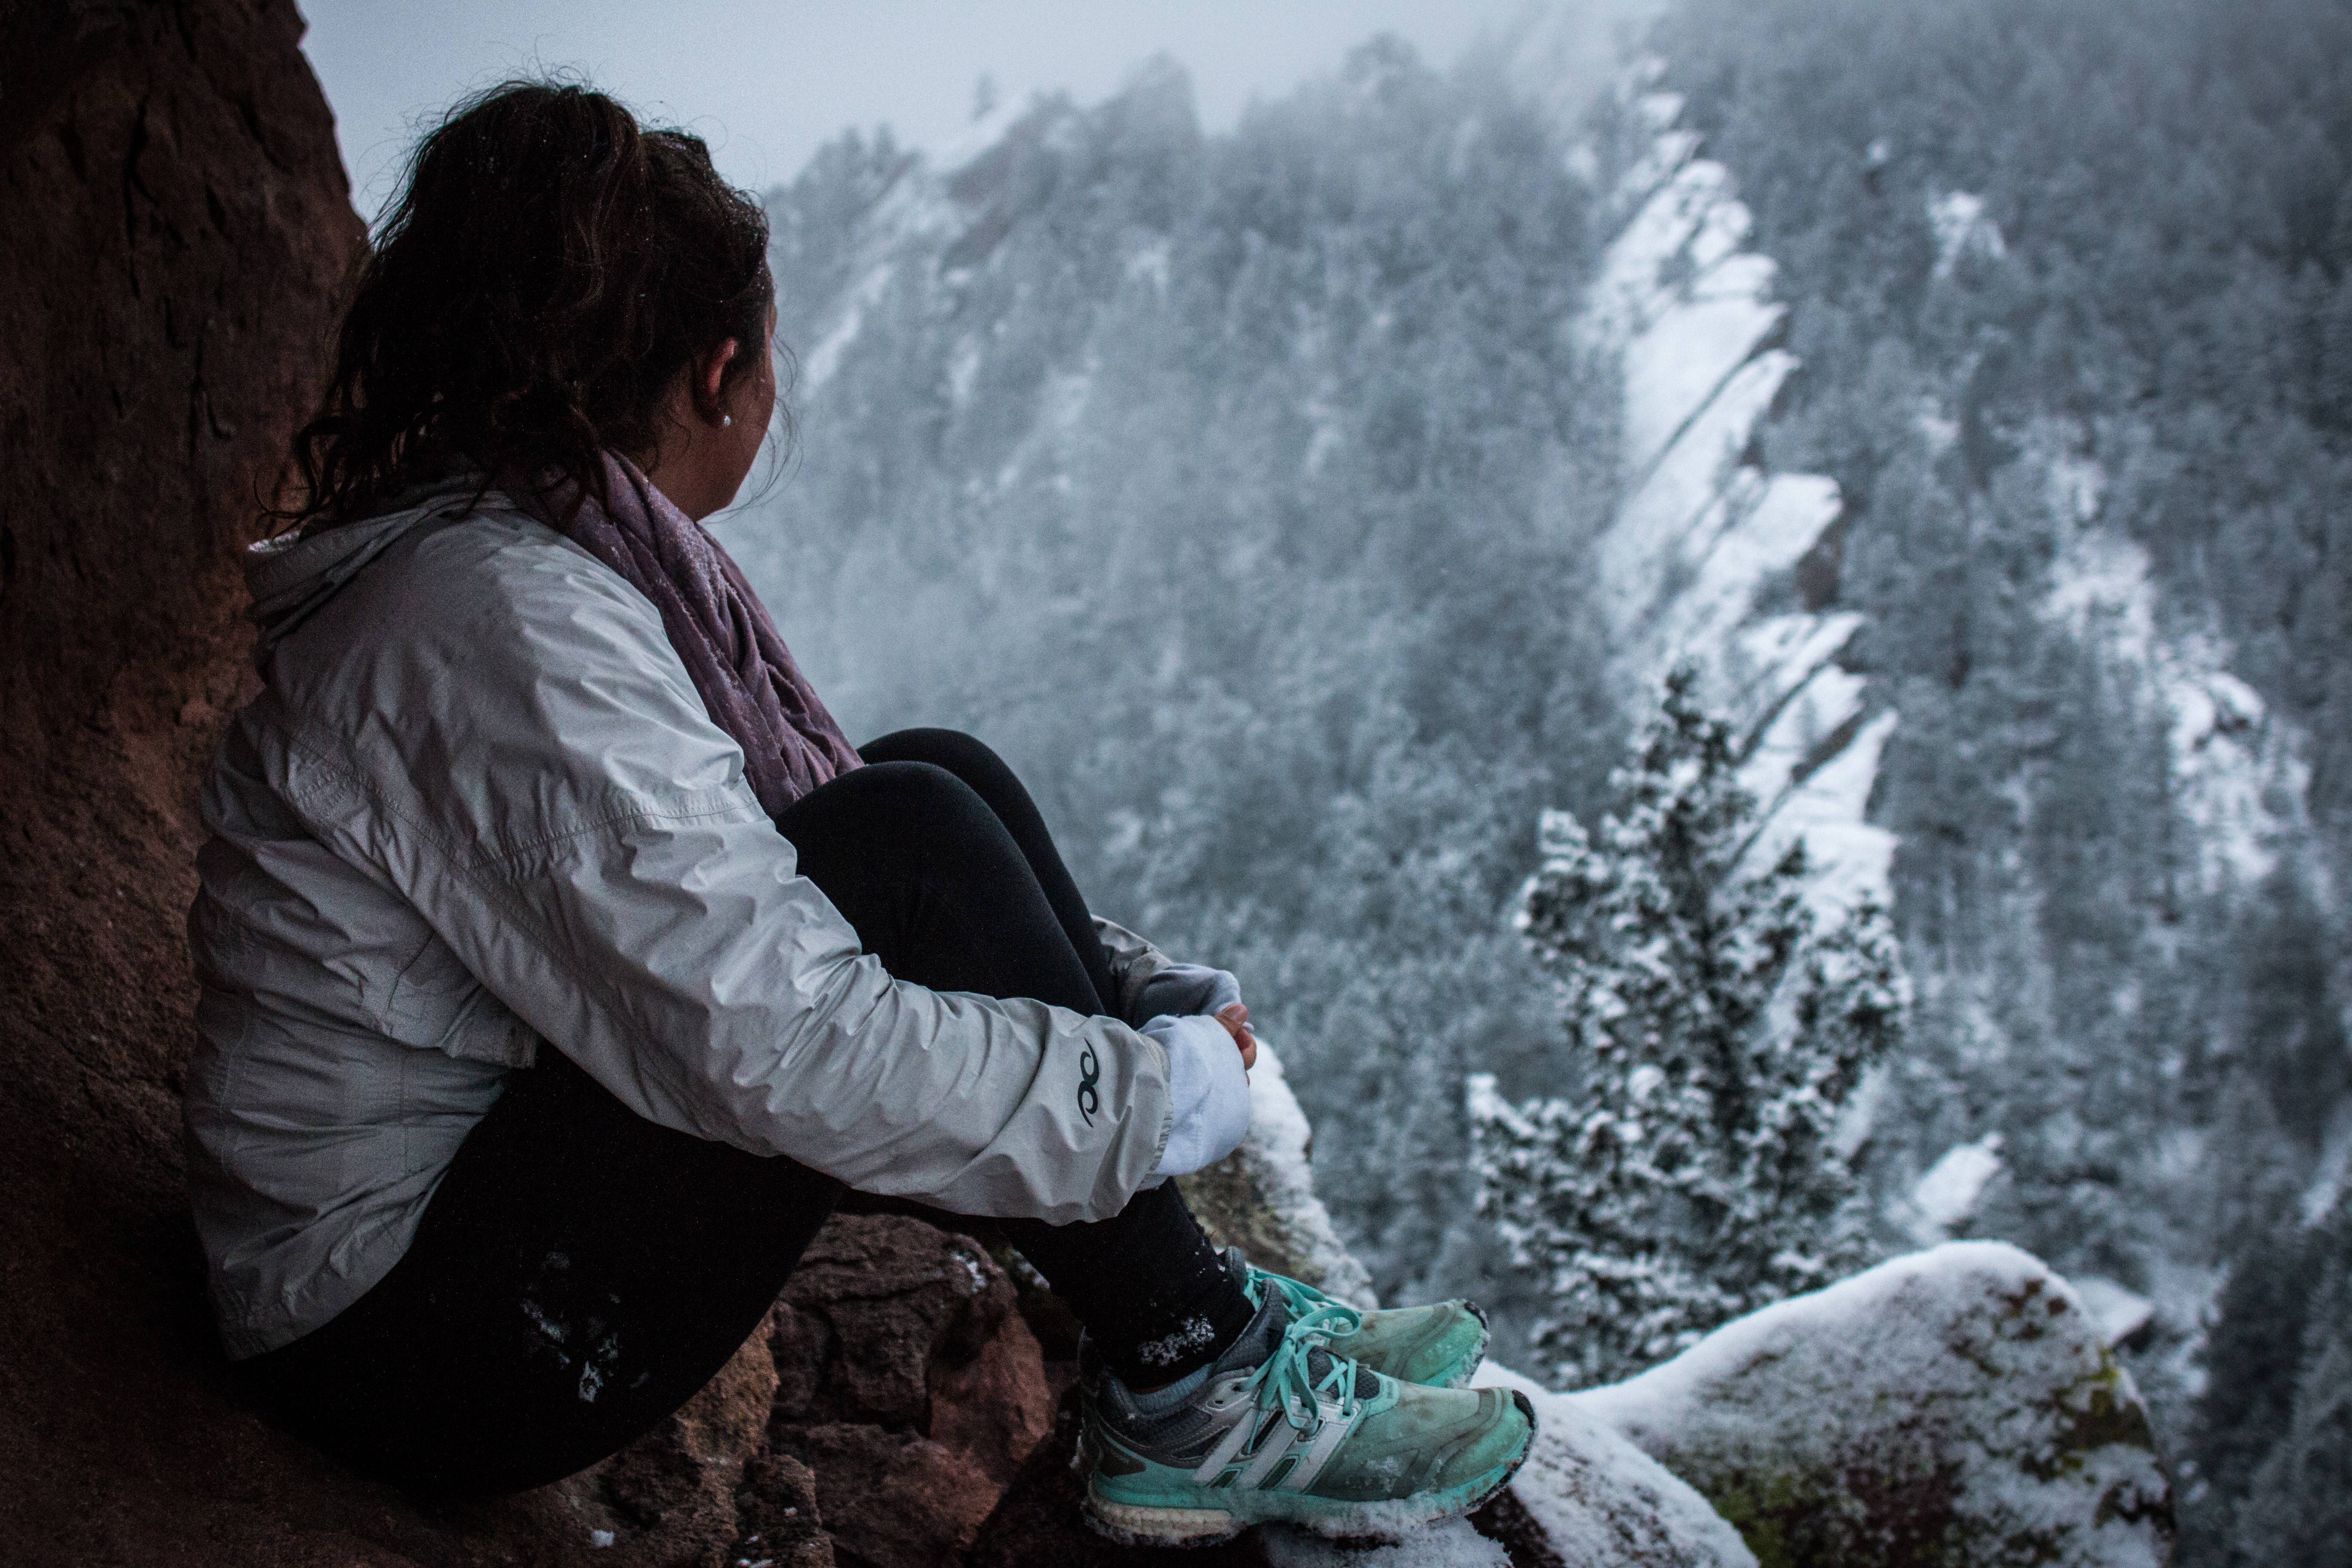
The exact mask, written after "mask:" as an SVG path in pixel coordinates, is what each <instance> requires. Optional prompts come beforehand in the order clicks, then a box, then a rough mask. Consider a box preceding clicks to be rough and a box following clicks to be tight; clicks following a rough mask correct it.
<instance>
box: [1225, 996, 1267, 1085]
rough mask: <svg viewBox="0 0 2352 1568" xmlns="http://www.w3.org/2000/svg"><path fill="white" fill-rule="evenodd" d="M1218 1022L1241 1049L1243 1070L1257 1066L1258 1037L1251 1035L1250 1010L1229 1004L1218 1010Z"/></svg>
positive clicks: (1237, 1003)
mask: <svg viewBox="0 0 2352 1568" xmlns="http://www.w3.org/2000/svg"><path fill="white" fill-rule="evenodd" d="M1217 1022H1218V1023H1220V1024H1223V1026H1225V1033H1227V1034H1229V1035H1231V1036H1232V1037H1234V1045H1235V1046H1236V1047H1239V1048H1240V1050H1241V1053H1242V1068H1243V1070H1244V1071H1247V1070H1248V1069H1249V1068H1254V1067H1255V1066H1257V1037H1256V1036H1255V1035H1253V1034H1251V1033H1250V1027H1249V1008H1248V1007H1246V1006H1244V1005H1243V1004H1241V1003H1239V1002H1229V1003H1227V1004H1226V1005H1224V1006H1223V1007H1221V1008H1219V1009H1218V1010H1217Z"/></svg>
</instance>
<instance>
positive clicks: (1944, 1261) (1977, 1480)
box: [1564, 1242, 2172, 1568]
mask: <svg viewBox="0 0 2352 1568" xmlns="http://www.w3.org/2000/svg"><path fill="white" fill-rule="evenodd" d="M2087 1305H2088V1304H2087V1303H2086V1301H2085V1300H2084V1297H2083V1296H2082V1294H2081V1293H2079V1292H2078V1291H2077V1290H2076V1289H2074V1287H2072V1286H2070V1285H2068V1284H2067V1282H2066V1281H2065V1280H2063V1279H2060V1278H2059V1277H2058V1276H2057V1275H2055V1274H2053V1273H2052V1272H2051V1271H2050V1269H2049V1268H2047V1267H2045V1266H2044V1265H2043V1264H2042V1263H2041V1262H2040V1261H2039V1260H2037V1259H2035V1258H2032V1257H2031V1256H2029V1255H2027V1254H2026V1253H2023V1252H2021V1251H2019V1250H2018V1249H2017V1248H2015V1247H2008V1246H2004V1245H2001V1244H1999V1243H1995V1242H1954V1243H1948V1244H1947V1245H1945V1246H1942V1247H1936V1248H1934V1249H1933V1250H1930V1251H1927V1252H1922V1253H1916V1254H1914V1255H1912V1256H1910V1257H1907V1258H1896V1259H1895V1260H1893V1261H1892V1262H1888V1263H1884V1264H1881V1265H1879V1266H1878V1267H1877V1268H1873V1269H1870V1270H1869V1271H1867V1272H1866V1273H1863V1274H1859V1275H1856V1276H1854V1277H1853V1279H1846V1280H1843V1281H1842V1282H1840V1283H1838V1284H1836V1285H1832V1286H1831V1287H1830V1288H1829V1289H1825V1290H1821V1291H1816V1292H1815V1293H1813V1294H1811V1295H1809V1296H1799V1297H1795V1298H1792V1299H1791V1300H1786V1301H1782V1302H1780V1303H1778V1304H1776V1305H1774V1306H1771V1307H1768V1308H1766V1309H1764V1310H1762V1311H1759V1312H1756V1313H1753V1314H1751V1315H1749V1316H1748V1317H1746V1318H1742V1319H1739V1320H1738V1321H1736V1322H1732V1323H1729V1324H1727V1325H1726V1326H1724V1327H1723V1328H1721V1329H1718V1330H1717V1331H1715V1332H1714V1333H1712V1334H1710V1335H1708V1336H1707V1337H1706V1339H1704V1340H1702V1341H1700V1342H1699V1343H1697V1344H1696V1345H1695V1346H1693V1347H1692V1348H1691V1349H1690V1350H1688V1351H1686V1352H1684V1353H1683V1354H1681V1355H1679V1356H1677V1357H1675V1359H1674V1360H1673V1361H1670V1362H1668V1363H1665V1364H1664V1365H1663V1366H1659V1367H1656V1368H1654V1369H1653V1370H1651V1371H1650V1372H1647V1373H1643V1374H1642V1375H1641V1376H1639V1377H1636V1378H1633V1379H1632V1380H1630V1381H1628V1382H1625V1383H1622V1384H1614V1385H1612V1386H1611V1387H1607V1388H1600V1389H1593V1390H1591V1391H1589V1392H1586V1393H1583V1394H1575V1395H1571V1396H1569V1397H1568V1398H1567V1400H1565V1401H1564V1403H1569V1404H1572V1405H1575V1406H1577V1407H1578V1408H1579V1409H1580V1411H1581V1412H1582V1413H1583V1414H1584V1415H1588V1416H1590V1417H1591V1418H1592V1419H1593V1420H1594V1421H1595V1422H1598V1423H1600V1424H1601V1425H1604V1426H1608V1427H1611V1428H1613V1429H1614V1430H1615V1431H1617V1432H1618V1433H1620V1434H1622V1436H1625V1437H1626V1438H1627V1439H1629V1440H1630V1441H1631V1442H1633V1444H1634V1445H1635V1446H1636V1447H1639V1448H1641V1449H1642V1450H1643V1452H1645V1453H1647V1454H1648V1455H1650V1456H1651V1457H1652V1458H1655V1459H1657V1460H1658V1461H1659V1462H1660V1463H1662V1464H1663V1465H1664V1466H1665V1467H1666V1468H1667V1469H1669V1470H1671V1471H1673V1472H1674V1473H1675V1475H1677V1476H1680V1477H1681V1478H1682V1479H1685V1480H1686V1481H1688V1482H1689V1483H1690V1484H1691V1485H1692V1486H1693V1487H1694V1488H1695V1489H1696V1490H1697V1491H1698V1492H1699V1493H1700V1494H1701V1495H1703V1496H1705V1497H1706V1499H1708V1500H1710V1501H1711V1502H1712V1503H1713V1505H1714V1506H1715V1508H1716V1509H1717V1510H1719V1511H1720V1513H1721V1514H1722V1515H1723V1517H1724V1518H1726V1519H1727V1520H1729V1521H1731V1522H1732V1523H1734V1524H1736V1525H1738V1527H1739V1529H1740V1531H1741V1532H1742V1534H1743V1535H1745V1537H1746V1538H1747V1540H1748V1543H1749V1544H1750V1545H1752V1546H1754V1547H1755V1548H1756V1549H1757V1551H1758V1552H1759V1555H1760V1556H1761V1557H1763V1558H1764V1559H1765V1560H1766V1561H1768V1562H1772V1563H1815V1564H1822V1565H1830V1564H1845V1563H1853V1564H1864V1563H1869V1564H1875V1563H1888V1562H1904V1563H1937V1564H1949V1565H1952V1568H1973V1565H1976V1564H1983V1565H1985V1568H1991V1565H1993V1564H2007V1563H2045V1564H2053V1565H2056V1568H2141V1565H2147V1568H2157V1565H2159V1564H2161V1563H2164V1562H2166V1561H2167V1558H2168V1553H2169V1551H2170V1546H2171V1539H2172V1500H2171V1491H2170V1487H2169V1484H2168V1481H2167V1479H2166V1478H2165V1474H2164V1471H2163V1468H2162V1467H2161V1466H2160V1464H2159V1463H2158V1458H2157V1455H2156V1450H2155V1442H2154V1438H2153V1436H2152V1435H2151V1433H2150V1430H2149V1426H2148V1422H2147V1411H2146V1409H2145V1407H2144V1406H2143V1405H2141V1403H2140V1399H2139V1395H2138V1393H2137V1390H2136V1389H2135V1388H2134V1387H2133V1385H2132V1382H2131V1378H2130V1376H2129V1374H2127V1373H2125V1372H2124V1371H2123V1369H2122V1368H2121V1367H2119V1366H2118V1365H2117V1364H2116V1361H2115V1359H2114V1357H2113V1356H2112V1355H2111V1354H2110V1353H2109V1352H2108V1350H2107V1347H2106V1344H2105V1340H2104V1337H2103V1332H2104V1329H2105V1325H2103V1324H2101V1323H2100V1322H2098V1321H2095V1319H2094V1318H2093V1316H2092V1314H2091V1312H2090V1311H2089V1310H2087ZM1571 1560H1573V1559H1571Z"/></svg>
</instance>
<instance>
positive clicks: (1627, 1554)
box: [1470, 1361, 1756, 1568]
mask: <svg viewBox="0 0 2352 1568" xmlns="http://www.w3.org/2000/svg"><path fill="white" fill-rule="evenodd" d="M1470 1384H1471V1386H1472V1387H1474V1388H1514V1389H1517V1390H1518V1392H1520V1393H1521V1394H1525V1395H1527V1397H1528V1403H1529V1404H1531V1405H1534V1406H1535V1412H1536V1440H1535V1447H1534V1448H1533V1450H1532V1451H1531V1452H1530V1453H1529V1454H1528V1460H1527V1463H1526V1464H1524V1465H1522V1466H1521V1467H1520V1468H1519V1473H1518V1474H1517V1475H1516V1476H1514V1477H1513V1478H1512V1479H1511V1493H1512V1495H1513V1496H1514V1497H1516V1498H1517V1500H1518V1501H1519V1504H1520V1506H1522V1507H1523V1508H1525V1509H1526V1510H1527V1511H1528V1517H1529V1518H1531V1519H1532V1520H1534V1521H1535V1522H1536V1523H1537V1524H1538V1526H1540V1527H1541V1528H1542V1530H1543V1531H1544V1535H1545V1539H1546V1540H1547V1542H1549V1545H1550V1547H1551V1549H1552V1551H1553V1552H1554V1553H1555V1554H1557V1556H1558V1557H1559V1559H1560V1560H1561V1561H1562V1562H1566V1563H1579V1564H1583V1563H1594V1564H1600V1563H1609V1564H1612V1565H1613V1564H1621V1563H1622V1564H1628V1565H1632V1564H1645V1565H1646V1564H1653V1563H1654V1564H1656V1565H1657V1568H1754V1564H1755V1562H1756V1558H1755V1555H1754V1554H1753V1553H1752V1552H1749V1551H1748V1546H1747V1543H1746V1542H1743V1541H1741V1540H1740V1539H1739V1532H1738V1531H1736V1530H1734V1529H1732V1528H1731V1526H1730V1525H1729V1524H1727V1523H1726V1522H1725V1521H1724V1520H1723V1518H1722V1516H1720V1515H1719V1514H1717V1512H1716V1511H1715V1510H1714V1509H1713V1508H1711V1507H1709V1506H1708V1504H1707V1500H1706V1499H1705V1498H1703V1497H1701V1496H1699V1494H1698V1493H1697V1492H1696V1491H1695V1490H1693V1489H1691V1487H1690V1486H1689V1485H1688V1484H1687V1483H1686V1482H1685V1481H1683V1480H1681V1479H1677V1478H1676V1477H1675V1475H1674V1474H1673V1473H1672V1472H1671V1471H1669V1470H1668V1469H1667V1468H1665V1467H1664V1466H1663V1465H1661V1464H1659V1463H1658V1462H1657V1461H1656V1460H1655V1459H1654V1458H1650V1456H1649V1455H1647V1454H1644V1453H1643V1452H1642V1450H1641V1449H1640V1448H1638V1447H1634V1445H1633V1443H1631V1442H1629V1441H1627V1440H1626V1439H1625V1437H1624V1436H1622V1435H1621V1434H1619V1433H1618V1432H1617V1431H1616V1430H1614V1429H1613V1428H1612V1426H1610V1425H1609V1424H1608V1422H1607V1420H1606V1419H1605V1417H1603V1416H1602V1415H1601V1414H1600V1413H1598V1412H1596V1411H1595V1410H1594V1409H1593V1408H1592V1407H1591V1405H1588V1404H1587V1403H1586V1400H1585V1396H1583V1395H1580V1394H1554V1393H1552V1392H1551V1391H1550V1390H1549V1389H1547V1388H1545V1387H1544V1386H1543V1385H1542V1384H1539V1383H1537V1382H1536V1381H1535V1380H1534V1379H1532V1378H1528V1377H1523V1376H1521V1375H1520V1374H1519V1373H1516V1372H1513V1371H1512V1370H1511V1369H1510V1368H1508V1367H1506V1366H1501V1365H1498V1364H1497V1363H1494V1362H1491V1361H1489V1362H1485V1363H1481V1364H1480V1366H1479V1368H1478V1371H1477V1372H1476V1373H1475V1374H1474V1375H1473V1376H1472V1377H1471V1379H1470Z"/></svg>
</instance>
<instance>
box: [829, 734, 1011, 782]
mask: <svg viewBox="0 0 2352 1568" xmlns="http://www.w3.org/2000/svg"><path fill="white" fill-rule="evenodd" d="M857 754H858V755H859V756H861V757H864V758H865V759H866V762H867V763H869V764H871V763H930V764H931V765H932V766H934V767H938V768H944V769H945V770H946V771H948V772H949V773H953V774H954V775H955V776H956V777H958V778H960V779H961V780H963V781H964V782H965V783H966V784H971V786H972V787H973V788H975V789H977V790H980V791H981V792H982V794H983V795H985V794H986V793H987V791H988V788H989V786H990V785H991V784H992V783H994V782H995V781H996V780H997V779H999V778H1000V777H1003V778H1010V777H1011V776H1012V773H1013V770H1012V769H1011V768H1009V767H1007V766H1005V764H1004V759H1003V758H1002V757H1000V756H998V755H997V754H996V753H995V752H993V751H992V750H990V749H989V747H988V745H987V743H986V742H982V741H979V740H976V739H974V738H973V737H972V736H970V735H967V734H965V733H964V732H963V731H961V730H942V729H936V728H922V729H913V730H893V731H891V732H890V733H888V734H887V735H884V736H882V737H881V738H880V739H878V740H873V741H868V742H866V744H864V745H863V746H860V747H858V748H857Z"/></svg>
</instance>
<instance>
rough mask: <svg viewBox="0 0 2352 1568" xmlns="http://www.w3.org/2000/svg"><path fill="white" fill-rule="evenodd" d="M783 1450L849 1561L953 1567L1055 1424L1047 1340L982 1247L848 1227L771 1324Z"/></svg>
mask: <svg viewBox="0 0 2352 1568" xmlns="http://www.w3.org/2000/svg"><path fill="white" fill-rule="evenodd" d="M771 1336H772V1337H771V1342H772V1346H773V1348H774V1352H775V1356H776V1363H777V1371H778V1374H779V1376H778V1384H777V1393H776V1401H775V1413H774V1419H773V1423H772V1426H771V1427H770V1432H769V1436H770V1441H771V1443H772V1447H774V1448H775V1449H776V1450H777V1451H779V1452H784V1453H790V1454H793V1455H794V1456H796V1457H798V1458H801V1459H803V1460H804V1461H805V1462H806V1463H807V1464H808V1465H809V1466H810V1468H812V1469H814V1471H815V1472H816V1478H817V1497H818V1501H819V1506H820V1508H821V1509H822V1510H823V1512H824V1521H825V1528H826V1530H827V1531H829V1532H830V1533H831V1534H832V1536H833V1540H834V1545H835V1551H836V1552H837V1553H838V1554H839V1555H840V1557H841V1559H842V1561H844V1562H849V1563H874V1564H877V1568H878V1565H886V1564H887V1565H889V1568H898V1565H899V1564H907V1565H909V1568H912V1565H917V1564H928V1563H940V1562H945V1561H948V1560H949V1559H950V1557H951V1556H952V1554H953V1553H954V1552H956V1551H958V1550H959V1549H961V1547H962V1546H963V1545H965V1544H966V1543H968V1542H970V1541H971V1537H972V1534H973V1532H974V1531H976V1530H977V1529H978V1528H979V1525H980V1522H981V1521H982V1520H983V1519H985V1518H986V1517H987V1516H988V1514H989V1512H990V1511H991V1510H992V1509H993V1508H994V1507H995V1505H996V1501H997V1499H998V1497H999V1496H1000V1494H1002V1492H1003V1489H1004V1487H1005V1485H1006V1483H1007V1482H1009V1481H1010V1480H1011V1479H1013V1475H1014V1474H1015V1473H1016V1472H1017V1471H1018V1469H1019V1468H1020V1466H1021V1463H1022V1461H1023V1460H1024V1458H1027V1457H1028V1454H1029V1451H1030V1450H1031V1449H1032V1448H1034V1447H1035V1446H1036V1445H1037V1442H1038V1440H1039V1438H1041V1437H1042V1436H1044V1435H1045V1432H1046V1430H1047V1428H1048V1427H1049V1426H1050V1425H1051V1424H1052V1417H1053V1404H1052V1397H1051V1394H1050V1393H1049V1392H1048V1390H1047V1387H1046V1383H1045V1365H1044V1361H1043V1358H1042V1356H1041V1355H1040V1353H1039V1352H1038V1349H1037V1342H1036V1340H1035V1338H1034V1336H1033V1335H1032V1334H1031V1333H1030V1331H1029V1329H1028V1326H1027V1324H1026V1323H1024V1321H1022V1318H1021V1315H1020V1314H1019V1312H1017V1311H1016V1310H1014V1291H1013V1284H1012V1281H1011V1280H1009V1279H1007V1278H1006V1277H1005V1274H1004V1271H1003V1269H1002V1268H999V1267H998V1266H997V1264H996V1262H995V1260H994V1259H992V1258H991V1257H990V1256H989V1255H988V1252H987V1250H986V1249H985V1248H984V1247H982V1246H981V1244H980V1243H978V1242H977V1241H974V1240H973V1239H972V1238H971V1237H965V1236H958V1235H954V1234H951V1233H949V1232H945V1231H941V1230H939V1229H937V1228H935V1227H933V1226H929V1225H927V1224H924V1223H923V1222H922V1221H920V1220H916V1219H909V1218H903V1217H899V1216H896V1215H837V1216H836V1217H835V1219H834V1220H833V1221H832V1222H831V1223H830V1224H828V1225H827V1226H825V1228H824V1230H823V1231H822V1232H820V1233H819V1234H818V1237H817V1238H816V1240H815V1242H814V1243H813V1244H812V1245H811V1247H809V1251H808V1254H807V1256H806V1257H805V1258H803V1259H802V1262H801V1267H800V1268H799V1270H798V1271H797V1272H796V1273H794V1274H793V1279H792V1282H791V1283H790V1284H789V1285H787V1286H786V1287H785V1288H784V1296H783V1300H782V1301H781V1302H779V1303H778V1305H777V1308H776V1310H775V1312H774V1314H773V1316H772V1319H771Z"/></svg>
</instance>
